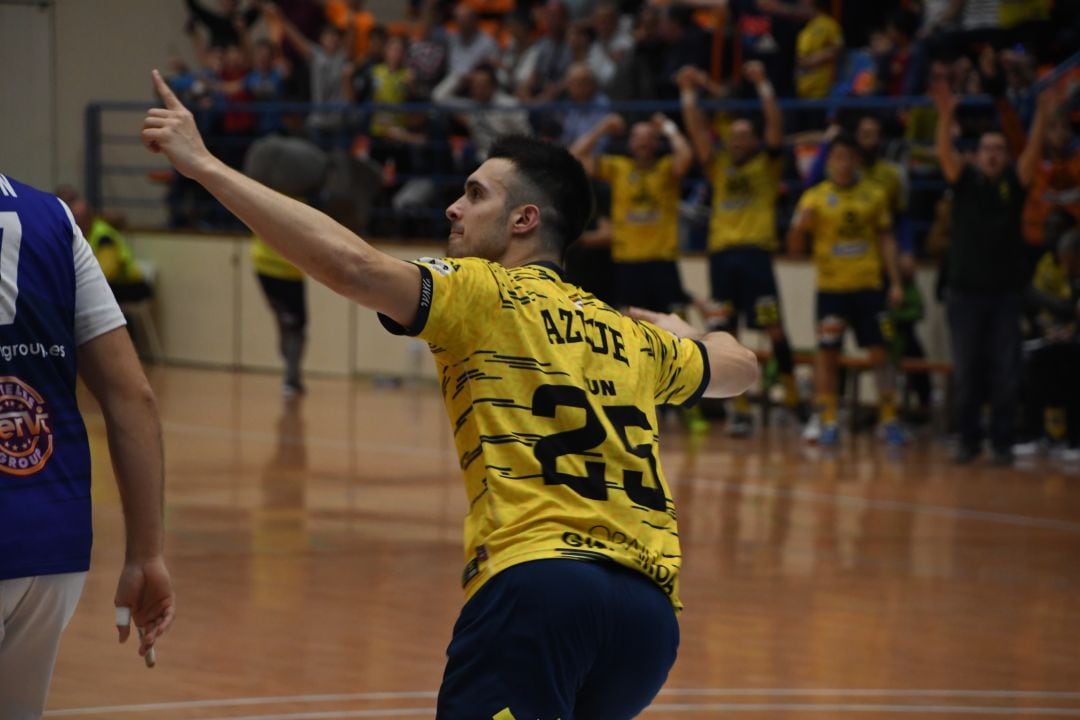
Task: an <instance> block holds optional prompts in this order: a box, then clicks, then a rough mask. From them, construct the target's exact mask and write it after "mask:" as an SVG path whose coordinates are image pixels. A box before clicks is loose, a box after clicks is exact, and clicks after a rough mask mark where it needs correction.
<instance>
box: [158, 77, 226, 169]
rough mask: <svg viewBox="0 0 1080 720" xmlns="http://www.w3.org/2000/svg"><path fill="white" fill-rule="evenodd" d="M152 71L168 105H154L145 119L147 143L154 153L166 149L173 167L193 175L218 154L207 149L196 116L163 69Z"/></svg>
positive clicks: (161, 96)
mask: <svg viewBox="0 0 1080 720" xmlns="http://www.w3.org/2000/svg"><path fill="white" fill-rule="evenodd" d="M151 75H152V76H153V80H154V89H155V90H156V91H157V94H158V96H159V97H160V98H161V100H162V102H164V103H165V107H164V108H150V110H149V111H147V113H146V119H145V120H143V129H142V141H143V145H145V146H146V148H147V149H148V150H149V151H150V152H153V153H164V154H165V157H167V158H168V159H169V162H171V163H172V164H173V167H175V168H176V170H177V171H178V172H179V173H180V174H181V175H184V176H186V177H189V178H193V177H194V176H195V175H197V174H198V172H199V170H200V169H201V168H204V167H206V166H207V165H208V164H210V163H212V162H213V161H214V156H213V155H211V154H210V151H209V150H207V149H206V145H205V144H204V143H203V139H202V136H200V135H199V130H198V128H196V127H195V118H194V117H192V115H191V112H190V111H188V109H187V108H186V107H184V104H183V103H182V102H180V100H179V99H178V98H177V97H176V95H175V94H174V93H173V91H172V89H171V88H170V87H169V86H168V84H166V82H165V79H164V78H162V77H161V73H159V72H158V71H157V70H154V71H153V72H152V73H151Z"/></svg>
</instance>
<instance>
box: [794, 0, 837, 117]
mask: <svg viewBox="0 0 1080 720" xmlns="http://www.w3.org/2000/svg"><path fill="white" fill-rule="evenodd" d="M831 9H832V0H814V10H815V14H814V17H813V19H812V20H810V22H808V23H807V24H806V27H804V28H803V29H802V30H800V31H799V35H798V37H797V38H796V40H795V92H796V94H797V95H798V96H799V98H800V99H803V100H819V99H821V98H824V97H826V96H828V94H829V90H830V89H831V88H832V84H833V82H834V81H835V80H836V68H837V66H838V65H839V62H840V52H841V51H842V50H843V49H844V33H843V30H842V29H841V28H840V23H838V22H836V20H834V19H833V17H832V16H831V15H829V11H830V10H831ZM818 127H821V126H820V125H819V126H818Z"/></svg>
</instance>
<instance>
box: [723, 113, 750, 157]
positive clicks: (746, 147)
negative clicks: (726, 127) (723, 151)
mask: <svg viewBox="0 0 1080 720" xmlns="http://www.w3.org/2000/svg"><path fill="white" fill-rule="evenodd" d="M728 149H730V150H731V156H732V158H734V159H735V162H737V163H741V162H745V161H746V160H748V159H749V158H750V156H751V155H753V154H754V152H755V151H756V150H757V137H756V136H755V135H754V126H753V125H751V124H750V122H749V121H748V120H736V121H735V122H733V123H732V124H731V135H730V137H729V138H728Z"/></svg>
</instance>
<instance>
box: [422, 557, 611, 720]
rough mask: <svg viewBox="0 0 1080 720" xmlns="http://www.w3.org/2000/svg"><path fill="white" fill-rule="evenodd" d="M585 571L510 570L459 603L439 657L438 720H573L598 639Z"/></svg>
mask: <svg viewBox="0 0 1080 720" xmlns="http://www.w3.org/2000/svg"><path fill="white" fill-rule="evenodd" d="M592 565H593V563H589V562H583V561H578V560H538V561H533V562H528V563H522V564H520V565H515V566H513V567H511V568H508V569H506V570H504V571H502V572H501V573H499V574H498V575H496V576H495V577H494V578H492V579H491V580H489V581H488V583H487V584H486V585H485V586H484V587H482V588H481V589H480V590H479V591H478V592H477V594H476V595H475V596H473V597H472V598H471V599H470V600H469V602H467V603H466V604H465V607H464V608H462V611H461V616H460V617H459V618H458V621H457V623H456V625H455V626H454V637H453V639H452V640H451V642H450V647H449V648H448V650H447V662H446V671H445V673H444V675H443V682H442V686H441V687H440V689H439V700H438V709H437V714H436V717H437V718H438V720H488V719H489V718H496V719H497V720H507V719H508V718H511V717H512V718H516V720H525V719H526V718H527V719H528V720H538V719H541V720H548V719H550V720H556V718H561V720H571V719H572V718H573V716H574V715H573V710H574V702H575V698H576V694H577V690H578V688H579V687H580V686H581V684H582V681H583V678H584V677H585V674H586V672H587V671H588V669H589V667H591V665H592V662H593V658H594V657H595V655H596V652H597V649H598V646H599V643H600V639H601V622H602V620H603V615H602V613H601V612H600V610H599V608H598V601H597V594H596V593H595V592H594V591H593V588H592V585H593V584H594V582H595V581H594V577H593V572H592V571H593V568H591V566H592Z"/></svg>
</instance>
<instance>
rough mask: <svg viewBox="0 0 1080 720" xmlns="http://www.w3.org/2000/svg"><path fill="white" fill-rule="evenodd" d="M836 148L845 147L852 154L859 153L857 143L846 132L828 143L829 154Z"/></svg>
mask: <svg viewBox="0 0 1080 720" xmlns="http://www.w3.org/2000/svg"><path fill="white" fill-rule="evenodd" d="M838 147H846V148H847V149H848V150H851V151H852V152H854V153H858V152H859V145H858V143H856V142H855V138H853V137H851V133H849V132H847V131H846V130H845V131H844V132H841V133H840V134H839V135H837V136H836V137H834V138H833V139H832V142H831V143H829V152H830V153H831V152H832V151H833V149H834V148H838Z"/></svg>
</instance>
